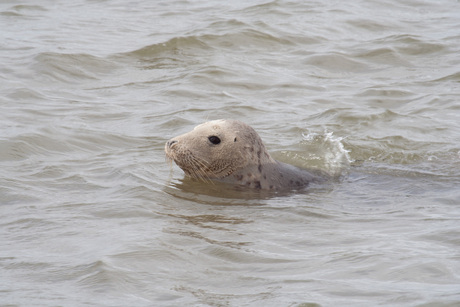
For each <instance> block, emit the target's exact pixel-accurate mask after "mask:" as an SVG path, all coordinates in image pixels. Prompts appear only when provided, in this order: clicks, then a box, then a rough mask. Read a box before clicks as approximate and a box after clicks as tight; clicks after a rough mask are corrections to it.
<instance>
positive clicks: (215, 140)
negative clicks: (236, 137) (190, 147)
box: [208, 135, 220, 145]
mask: <svg viewBox="0 0 460 307" xmlns="http://www.w3.org/2000/svg"><path fill="white" fill-rule="evenodd" d="M208 140H209V142H211V143H213V144H214V145H217V144H220V139H219V138H218V137H217V136H215V135H213V136H210V137H208Z"/></svg>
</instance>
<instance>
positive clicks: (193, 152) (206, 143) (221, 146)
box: [165, 119, 321, 191]
mask: <svg viewBox="0 0 460 307" xmlns="http://www.w3.org/2000/svg"><path fill="white" fill-rule="evenodd" d="M165 152H166V157H167V159H168V160H169V161H174V162H175V163H176V164H177V165H178V166H179V167H180V168H181V169H182V170H183V171H184V172H185V174H186V175H187V176H189V177H192V178H197V179H201V180H204V181H209V180H218V181H222V182H227V183H232V184H238V185H244V186H247V187H250V188H255V189H262V190H275V191H278V190H287V189H301V188H304V187H306V186H307V185H308V184H309V183H310V182H312V181H321V179H320V178H319V177H318V176H315V175H313V174H312V173H310V172H308V171H306V170H303V169H300V168H298V167H295V166H293V165H290V164H286V163H283V162H279V161H276V160H275V159H273V158H272V157H271V156H270V154H269V153H268V152H267V150H266V148H265V145H264V144H263V142H262V140H261V138H260V136H259V135H258V134H257V132H256V131H255V130H254V129H253V128H252V127H250V126H249V125H247V124H245V123H243V122H241V121H238V120H231V119H221V120H214V121H209V122H205V123H203V124H201V125H198V126H196V127H195V128H194V129H193V130H192V131H190V132H188V133H185V134H183V135H180V136H176V137H174V138H172V139H170V140H169V141H168V142H166V144H165Z"/></svg>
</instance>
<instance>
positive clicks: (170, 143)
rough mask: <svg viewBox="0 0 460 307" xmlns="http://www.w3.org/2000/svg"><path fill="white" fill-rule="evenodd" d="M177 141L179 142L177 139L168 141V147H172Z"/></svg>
mask: <svg viewBox="0 0 460 307" xmlns="http://www.w3.org/2000/svg"><path fill="white" fill-rule="evenodd" d="M176 143H177V141H176V140H171V141H169V142H168V147H169V148H171V146H173V145H174V144H176Z"/></svg>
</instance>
